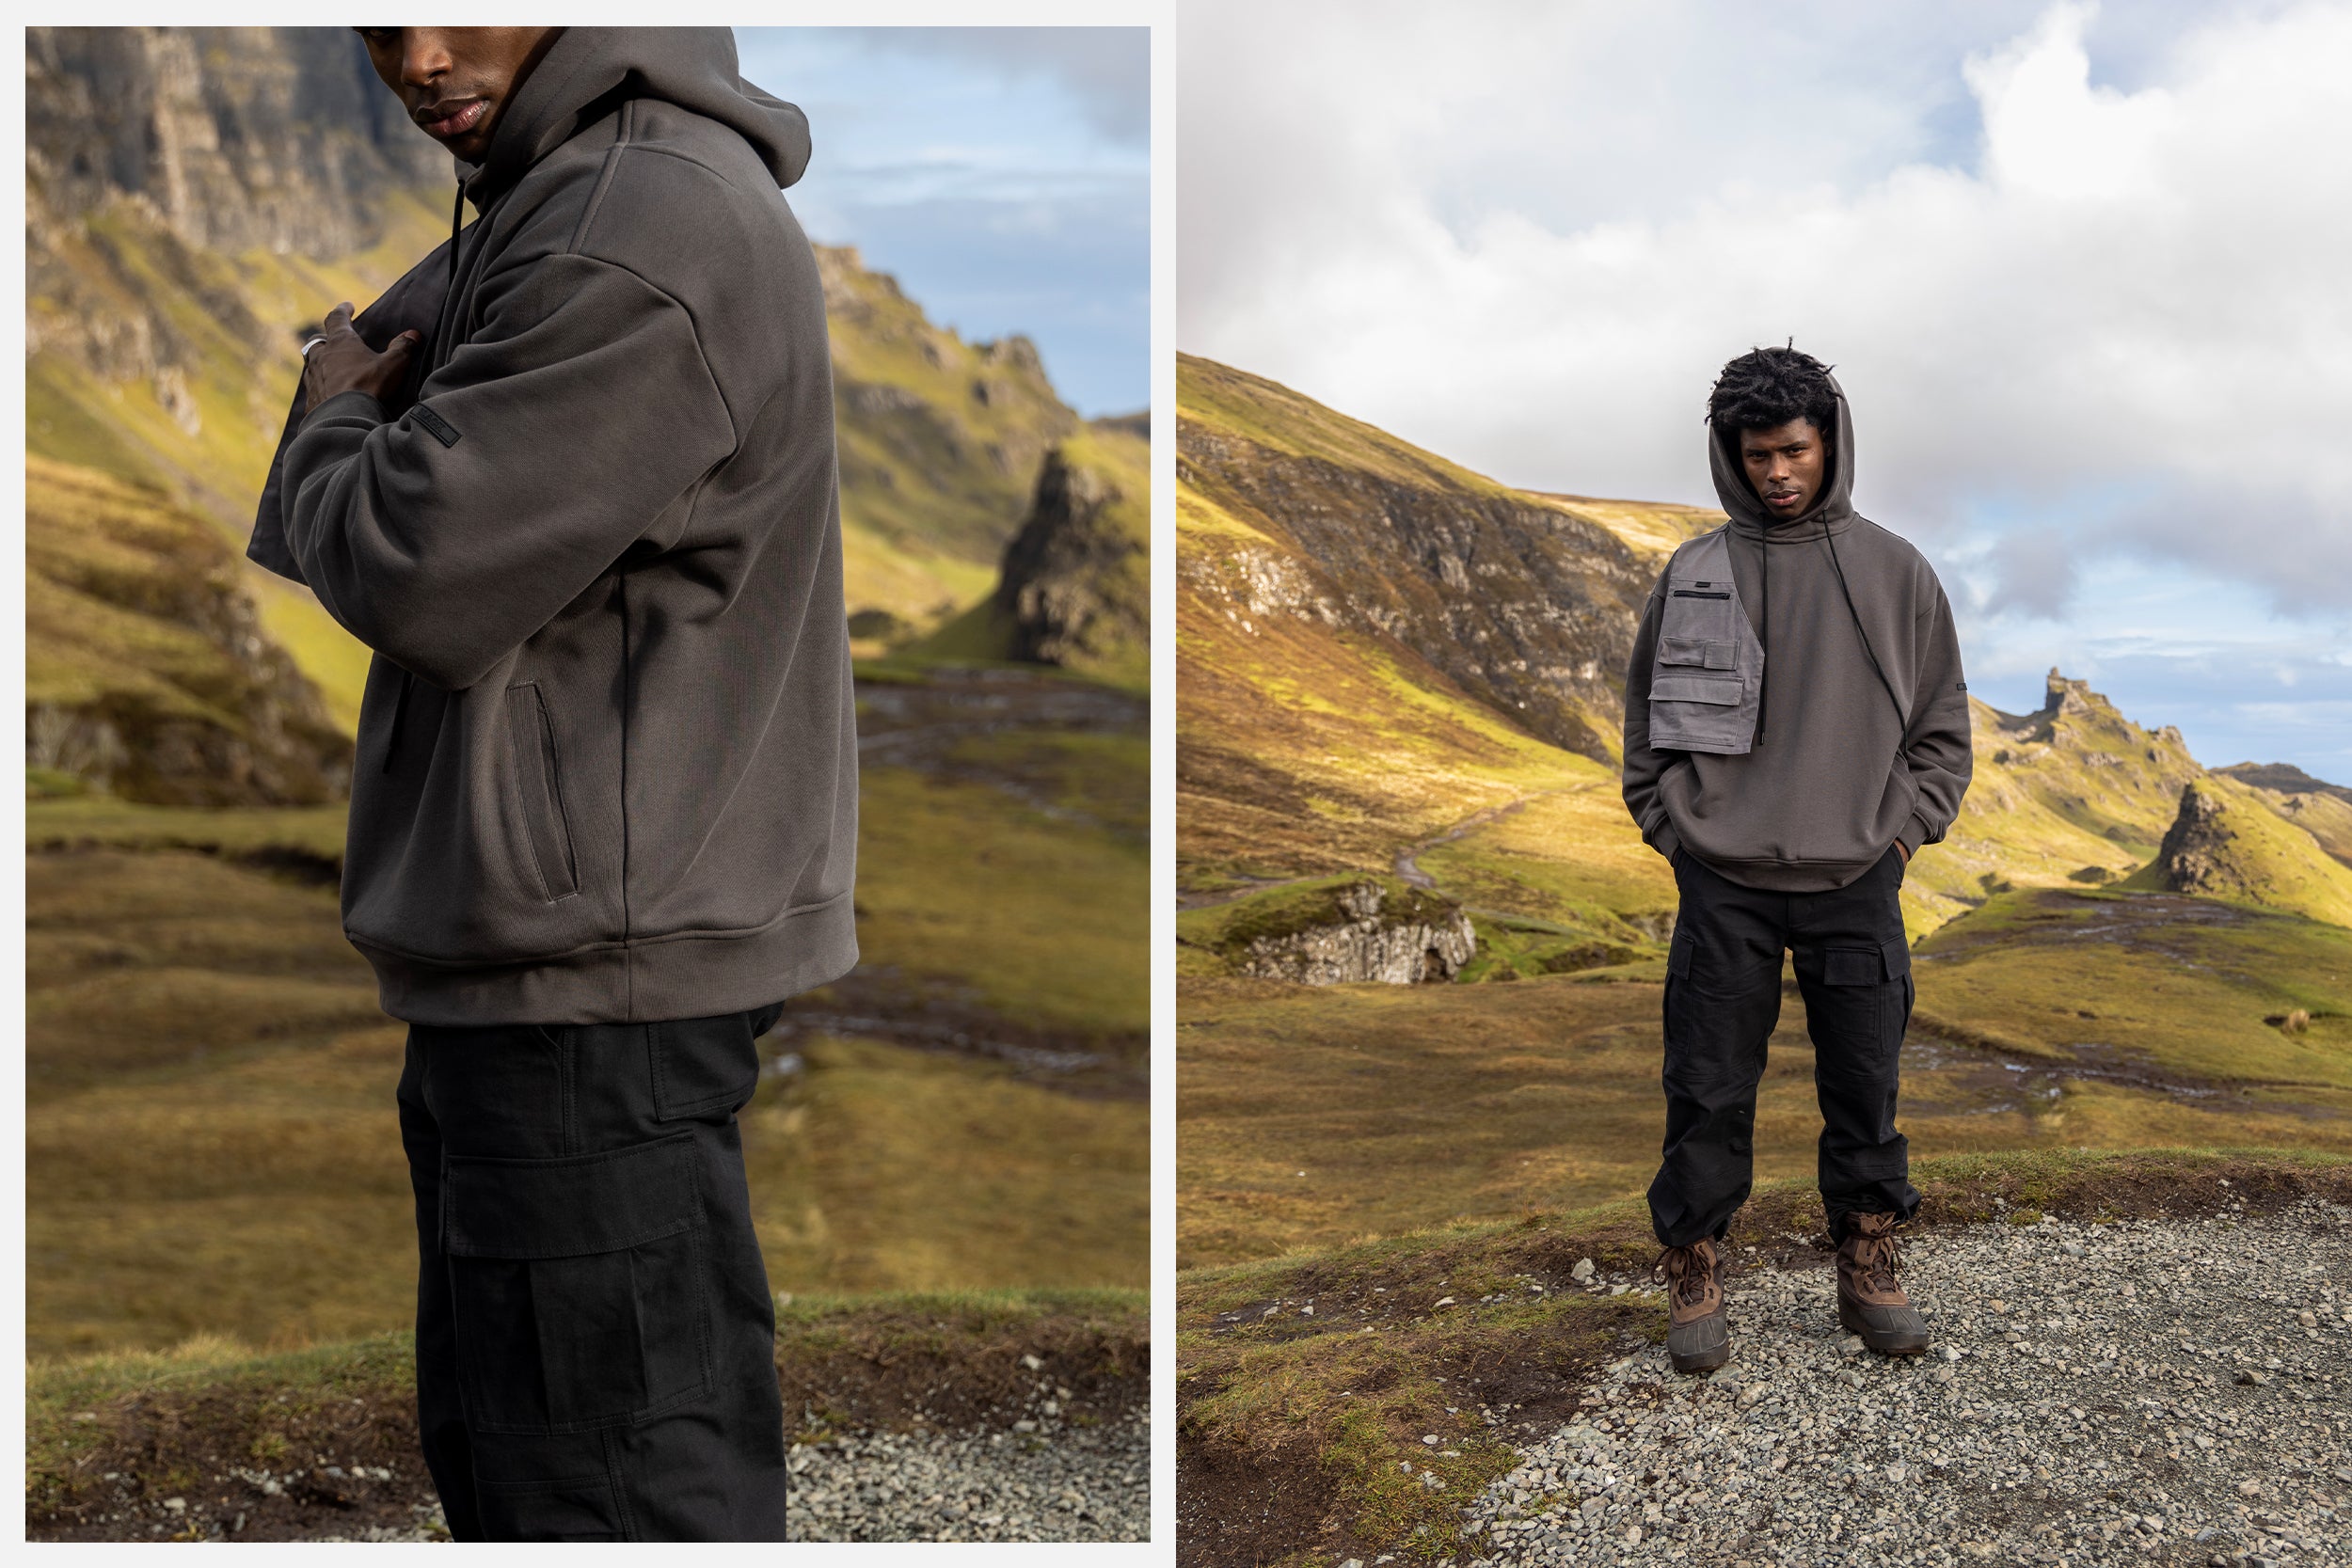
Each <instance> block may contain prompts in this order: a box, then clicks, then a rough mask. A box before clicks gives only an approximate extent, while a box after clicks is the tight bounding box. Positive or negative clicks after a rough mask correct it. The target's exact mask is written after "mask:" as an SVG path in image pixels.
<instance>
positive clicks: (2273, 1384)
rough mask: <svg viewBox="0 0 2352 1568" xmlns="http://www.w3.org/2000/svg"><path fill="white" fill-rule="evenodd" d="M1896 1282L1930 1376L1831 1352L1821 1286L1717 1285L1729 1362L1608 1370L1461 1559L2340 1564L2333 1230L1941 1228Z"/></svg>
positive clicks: (1807, 1279)
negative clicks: (1925, 1350)
mask: <svg viewBox="0 0 2352 1568" xmlns="http://www.w3.org/2000/svg"><path fill="white" fill-rule="evenodd" d="M1903 1278H1904V1284H1905V1287H1906V1289H1907V1290H1909V1291H1910V1292H1911V1296H1912V1299H1913V1300H1914V1301H1915V1302H1916V1303H1918V1304H1919V1305H1920V1307H1921V1310H1922V1313H1923V1315H1924V1316H1925V1317H1926V1319H1927V1322H1928V1325H1929V1328H1930V1329H1931V1332H1932V1333H1933V1334H1934V1336H1935V1343H1936V1346H1937V1349H1938V1352H1939V1354H1931V1355H1925V1356H1917V1357H1907V1358H1897V1357H1881V1356H1877V1355H1864V1356H1861V1357H1850V1356H1849V1355H1848V1354H1846V1353H1845V1351H1844V1347H1843V1344H1842V1341H1843V1339H1844V1338H1845V1336H1844V1335H1843V1334H1842V1333H1841V1332H1840V1331H1839V1329H1838V1327H1837V1320H1836V1276H1835V1275H1834V1274H1833V1272H1832V1271H1831V1270H1830V1269H1829V1268H1828V1267H1826V1266H1823V1265H1817V1266H1814V1267H1810V1268H1804V1267H1798V1268H1750V1269H1748V1270H1746V1271H1745V1272H1743V1273H1740V1274H1735V1275H1732V1276H1731V1277H1730V1278H1729V1279H1728V1280H1727V1281H1726V1293H1727V1295H1728V1298H1729V1303H1730V1310H1731V1335H1732V1358H1731V1362H1730V1364H1729V1365H1728V1366H1727V1367H1725V1368H1724V1369H1723V1370H1721V1371H1719V1372H1717V1373H1715V1374H1714V1375H1713V1376H1712V1377H1681V1376H1677V1374H1676V1373H1674V1372H1673V1371H1672V1370H1669V1369H1668V1367H1667V1365H1666V1357H1665V1352H1664V1350H1663V1349H1662V1348H1653V1349H1648V1350H1645V1351H1643V1352H1641V1353H1639V1354H1634V1355H1632V1356H1629V1357H1628V1358H1626V1359H1625V1360H1622V1361H1619V1362H1617V1363H1615V1364H1613V1366H1611V1367H1609V1368H1608V1369H1606V1370H1605V1371H1604V1372H1603V1374H1602V1375H1601V1376H1600V1378H1599V1379H1598V1380H1597V1382H1595V1383H1594V1384H1593V1385H1592V1386H1590V1387H1589V1388H1587V1389H1586V1390H1585V1391H1584V1393H1583V1395H1582V1396H1581V1402H1582V1414H1581V1416H1580V1417H1579V1418H1578V1419H1577V1420H1575V1421H1574V1422H1572V1423H1570V1424H1569V1425H1567V1426H1565V1427H1563V1428H1561V1429H1560V1430H1559V1431H1558V1432H1557V1433H1553V1434H1552V1435H1551V1436H1550V1437H1549V1438H1547V1439H1545V1440H1543V1441H1540V1442H1537V1443H1535V1444H1534V1445H1533V1446H1530V1447H1526V1448H1522V1449H1520V1450H1519V1451H1520V1454H1521V1456H1522V1460H1521V1463H1520V1465H1518V1468H1517V1469H1515V1470H1513V1471H1512V1472H1511V1473H1510V1474H1509V1475H1507V1476H1505V1477H1503V1478H1502V1480H1500V1481H1496V1482H1495V1483H1494V1484H1493V1485H1492V1486H1490V1487H1489V1488H1487V1490H1486V1492H1485V1493H1484V1494H1483V1495H1482V1496H1481V1497H1479V1498H1478V1499H1477V1500H1476V1501H1475V1502H1474V1503H1473V1504H1472V1505H1471V1506H1470V1508H1468V1509H1466V1510H1465V1511H1464V1520H1463V1526H1464V1540H1465V1542H1466V1543H1467V1544H1470V1545H1471V1547H1472V1549H1473V1551H1475V1552H1477V1553H1480V1554H1483V1555H1479V1556H1477V1557H1476V1558H1475V1560H1476V1561H1477V1562H1479V1563H1481V1564H1489V1565H1498V1568H1499V1565H1502V1564H1551V1563H1613V1562H1670V1561H1681V1560H1688V1561H1691V1562H1693V1563H1700V1562H1704V1563H1710V1564H1714V1563H1720V1564H1724V1565H1726V1568H1738V1565H1740V1564H1746V1565H1748V1568H1760V1565H1762V1564H1765V1563H1805V1564H1832V1563H1838V1564H1851V1565H1854V1568H1860V1565H1863V1564H1871V1565H1877V1564H1896V1563H1918V1564H1937V1565H1942V1564H1964V1563H1969V1562H1977V1561H1993V1562H2030V1563H2112V1562H2134V1563H2140V1562H2149V1563H2166V1564H2183V1565H2186V1564H2200V1565H2201V1564H2208V1563H2230V1564H2235V1563H2247V1564H2262V1563H2272V1564H2278V1565H2280V1568H2285V1565H2288V1564H2296V1565H2300V1564H2313V1565H2316V1564H2321V1563H2346V1562H2352V1446H2348V1440H2352V1316H2348V1314H2352V1210H2347V1209H2344V1208H2343V1207H2340V1206H2338V1205H2334V1204H2329V1203H2324V1202H2321V1201H2318V1200H2316V1199H2312V1200H2306V1201H2305V1202H2303V1203H2301V1204H2298V1205H2297V1206H2296V1207H2295V1208H2293V1209H2290V1210H2288V1211H2286V1212H2281V1213H2280V1214H2277V1215H2273V1216H2269V1217H2266V1218H2247V1217H2233V1216H2223V1217H2220V1218H2217V1219H2212V1220H2130V1221H2122V1222H2119V1223H2116V1224H2111V1225H2088V1224H2085V1225H2074V1224H2068V1223H2064V1222H2061V1221H2058V1220H2056V1219H2043V1220H2042V1221H2040V1222H2039V1223H2037V1224H2033V1225H2024V1226H2020V1225H2010V1224H1995V1225H1987V1226H1976V1227H1939V1228H1937V1229H1934V1230H1931V1231H1927V1232H1925V1233H1923V1234H1921V1235H1919V1236H1917V1237H1916V1238H1915V1239H1912V1240H1910V1241H1909V1243H1908V1244H1907V1246H1906V1248H1905V1253H1904V1265H1903ZM1996 1297H1997V1299H1996ZM1662 1310H1663V1307H1662V1306H1661V1311H1662ZM1955 1353H1957V1354H1955ZM1947 1358H1948V1359H1947Z"/></svg>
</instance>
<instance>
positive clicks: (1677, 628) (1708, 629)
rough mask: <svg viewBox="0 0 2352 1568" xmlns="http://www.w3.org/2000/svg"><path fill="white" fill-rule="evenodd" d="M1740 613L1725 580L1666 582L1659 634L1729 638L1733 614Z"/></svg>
mask: <svg viewBox="0 0 2352 1568" xmlns="http://www.w3.org/2000/svg"><path fill="white" fill-rule="evenodd" d="M1738 613H1739V610H1738V608H1737V606H1736V605H1735V604H1734V602H1733V600H1732V596H1731V583H1730V581H1729V580H1728V579H1717V578H1683V579H1681V580H1679V581H1669V582H1668V583H1667V584H1666V615H1665V619H1664V621H1663V622H1661V625H1660V626H1659V628H1658V633H1659V641H1661V643H1664V642H1667V641H1721V642H1725V643H1728V642H1729V641H1731V635H1732V627H1731V622H1732V617H1733V616H1735V615H1737V614H1738Z"/></svg>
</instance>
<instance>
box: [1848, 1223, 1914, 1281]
mask: <svg viewBox="0 0 2352 1568" xmlns="http://www.w3.org/2000/svg"><path fill="white" fill-rule="evenodd" d="M1901 1256H1902V1243H1901V1241H1900V1240H1899V1239H1898V1238H1897V1236H1896V1235H1895V1232H1894V1231H1893V1230H1892V1229H1887V1230H1882V1231H1880V1232H1878V1233H1877V1234H1875V1235H1873V1234H1871V1233H1870V1232H1868V1231H1867V1230H1862V1229H1858V1228H1857V1229H1856V1230H1855V1231H1854V1233H1853V1274H1854V1277H1855V1279H1856V1280H1858V1281H1859V1282H1861V1284H1862V1285H1863V1286H1864V1288H1866V1289H1867V1290H1871V1291H1899V1290H1900V1289H1902V1284H1901V1281H1899V1279H1897V1278H1896V1275H1895V1270H1896V1266H1897V1265H1898V1263H1899V1262H1900V1260H1901Z"/></svg>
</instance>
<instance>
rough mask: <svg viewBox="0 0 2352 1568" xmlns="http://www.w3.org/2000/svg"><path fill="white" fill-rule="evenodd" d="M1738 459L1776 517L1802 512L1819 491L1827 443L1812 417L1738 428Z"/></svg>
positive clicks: (1826, 462) (1826, 463)
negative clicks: (1760, 427)
mask: <svg viewBox="0 0 2352 1568" xmlns="http://www.w3.org/2000/svg"><path fill="white" fill-rule="evenodd" d="M1740 466H1741V467H1744V468H1746V469H1747V473H1748V487H1749V488H1750V489H1752V490H1754V491H1755V492H1756V499H1758V500H1760V501H1762V502H1763V503H1764V508H1765V510H1766V511H1768V512H1770V513H1771V514H1772V515H1773V516H1775V517H1796V516H1802V515H1804V509H1805V508H1806V507H1808V506H1811V505H1812V504H1813V498H1814V497H1816V496H1818V495H1820V493H1821V478H1822V476H1823V475H1824V474H1826V473H1827V472H1828V471H1829V443H1828V442H1827V441H1825V440H1823V439H1822V438H1821V432H1820V429H1819V427H1817V426H1816V425H1815V424H1814V422H1813V421H1812V420H1808V419H1796V420H1789V421H1788V423H1787V424H1784V425H1774V426H1773V427H1772V429H1770V430H1743V431H1741V432H1740Z"/></svg>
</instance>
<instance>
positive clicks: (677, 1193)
mask: <svg viewBox="0 0 2352 1568" xmlns="http://www.w3.org/2000/svg"><path fill="white" fill-rule="evenodd" d="M441 1193H442V1198H441V1203H442V1215H441V1244H442V1247H443V1249H444V1250H446V1251H448V1252H450V1253H453V1254H454V1255H456V1256H459V1257H465V1258H582V1257H588V1256H591V1255H593V1254H596V1253H602V1252H618V1251H620V1250H622V1249H623V1248H625V1247H633V1246H642V1245H644V1243H647V1242H651V1241H657V1240H659V1239H660V1238H661V1237H664V1236H675V1235H676V1234H678V1233H679V1232H680V1231H683V1230H688V1229H691V1227H693V1224H694V1212H695V1203H694V1196H695V1195H694V1141H693V1134H692V1133H691V1132H681V1133H678V1134H677V1135H676V1136H675V1137H669V1138H662V1139H659V1140H657V1141H656V1142H653V1143H644V1144H637V1145H635V1146H633V1147H631V1148H623V1149H616V1150H614V1151H612V1152H611V1153H608V1154H583V1155H578V1156H574V1157H572V1158H569V1159H562V1160H488V1159H476V1158H469V1157H467V1156H463V1155H456V1154H453V1155H451V1156H449V1159H448V1164H447V1168H446V1170H445V1172H444V1174H443V1179H442V1184H441Z"/></svg>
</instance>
